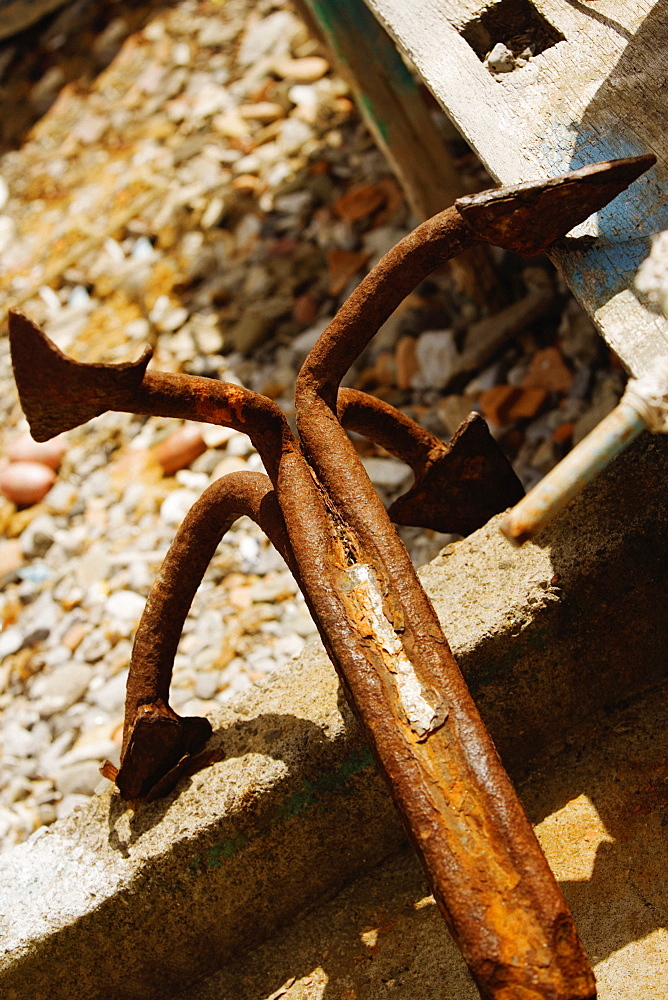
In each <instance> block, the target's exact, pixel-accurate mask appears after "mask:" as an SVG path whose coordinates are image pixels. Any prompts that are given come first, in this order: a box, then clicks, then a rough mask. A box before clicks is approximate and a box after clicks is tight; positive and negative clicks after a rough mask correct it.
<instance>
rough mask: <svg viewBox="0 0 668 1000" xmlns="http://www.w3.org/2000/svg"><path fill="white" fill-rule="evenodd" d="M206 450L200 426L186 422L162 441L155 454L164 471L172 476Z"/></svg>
mask: <svg viewBox="0 0 668 1000" xmlns="http://www.w3.org/2000/svg"><path fill="white" fill-rule="evenodd" d="M205 451H206V444H205V442H204V438H203V437H202V432H201V430H200V429H199V427H193V426H192V425H191V424H184V426H183V427H179V429H178V430H177V431H174V433H173V434H170V435H169V437H166V438H165V440H164V441H161V442H160V444H159V445H158V446H157V447H156V449H155V451H154V455H155V458H156V460H157V461H158V462H159V464H160V465H161V466H162V471H163V473H164V474H165V475H166V476H172V475H173V474H174V473H175V472H178V471H179V469H185V468H186V466H188V465H190V463H191V462H194V461H195V459H196V458H197V457H198V456H199V455H201V454H203V452H205Z"/></svg>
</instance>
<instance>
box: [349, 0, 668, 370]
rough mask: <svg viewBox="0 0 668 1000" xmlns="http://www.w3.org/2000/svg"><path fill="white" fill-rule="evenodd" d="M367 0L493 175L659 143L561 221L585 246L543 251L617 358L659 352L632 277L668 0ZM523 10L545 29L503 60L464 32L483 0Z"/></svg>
mask: <svg viewBox="0 0 668 1000" xmlns="http://www.w3.org/2000/svg"><path fill="white" fill-rule="evenodd" d="M360 2H361V0H360ZM365 2H366V3H367V4H368V6H369V7H370V8H371V9H372V10H373V11H374V13H375V14H376V16H377V17H378V18H379V19H380V20H381V22H382V23H383V24H384V25H385V27H386V28H387V30H388V31H389V32H390V34H391V35H392V36H393V37H394V39H395V41H396V42H397V44H398V46H399V48H400V49H402V50H403V51H404V52H405V53H406V54H407V55H408V56H409V57H410V59H411V60H412V61H413V63H414V64H415V66H416V68H417V70H418V72H419V73H420V75H421V76H422V78H423V79H424V81H425V83H426V84H427V85H428V87H429V88H430V90H431V91H432V92H433V94H434V95H435V97H436V98H437V99H438V101H439V102H440V104H441V105H442V107H443V108H444V109H445V111H446V112H447V114H448V115H449V116H450V118H451V119H452V120H453V121H454V123H455V124H456V126H457V127H458V128H459V129H460V131H461V132H462V133H463V134H464V136H465V137H466V138H467V140H468V141H469V143H470V144H471V145H472V146H473V148H474V149H475V150H476V152H477V153H478V154H479V156H480V157H481V159H482V160H483V162H484V163H485V165H486V166H487V168H488V169H489V171H490V173H491V174H492V176H493V177H495V178H496V179H497V180H498V181H499V182H501V183H504V184H509V183H516V182H518V181H523V180H531V179H536V178H538V177H542V176H555V175H557V174H560V173H563V172H565V171H567V170H570V169H573V168H575V167H580V166H583V165H584V164H586V163H592V162H595V161H597V160H606V159H614V158H616V157H620V156H634V155H637V154H640V153H649V152H651V153H654V154H655V155H656V156H657V158H658V163H657V165H656V167H654V168H652V170H650V171H649V172H648V173H647V174H646V175H645V176H644V177H643V178H641V179H640V180H639V181H636V182H635V183H634V184H633V185H632V186H631V188H630V189H629V190H628V191H627V192H625V193H624V194H622V195H620V196H619V197H618V198H617V199H615V201H614V202H613V203H612V204H611V205H610V206H608V207H606V208H605V209H603V210H602V211H601V212H599V213H597V215H596V216H593V217H592V218H591V219H590V220H588V222H587V223H585V224H583V225H582V226H580V227H578V229H577V230H576V231H574V233H573V234H572V235H575V236H581V235H594V236H596V237H597V239H596V241H595V244H594V245H593V246H589V247H587V248H582V249H576V250H569V251H568V252H566V251H561V250H560V251H555V252H554V254H553V255H552V256H553V259H554V260H555V263H557V265H558V266H559V267H560V268H561V270H562V271H563V273H564V275H565V277H566V279H567V280H568V282H569V284H570V285H571V287H572V288H573V290H574V292H575V293H576V295H577V296H578V298H579V299H580V301H581V302H582V303H583V305H584V306H585V308H586V309H587V311H588V312H589V313H590V314H591V316H592V317H593V319H594V320H595V322H596V323H597V325H598V326H599V328H600V329H601V332H602V333H603V336H604V337H605V339H606V340H607V342H608V344H609V345H610V346H611V347H612V348H613V349H614V350H615V351H616V352H617V353H618V355H619V356H620V358H621V360H622V361H623V363H624V364H625V365H626V367H627V368H628V369H629V371H631V372H632V373H633V374H636V375H640V374H644V373H646V372H648V371H650V370H651V369H652V368H653V366H654V364H655V362H656V358H657V356H660V355H668V321H666V319H665V318H664V317H663V316H660V315H657V314H656V313H655V312H652V311H651V310H650V309H649V308H647V307H646V305H645V304H644V303H643V302H642V301H641V300H640V298H639V297H638V295H637V293H636V292H635V290H634V287H633V278H634V275H635V272H636V270H637V268H638V267H639V265H640V264H641V263H642V261H643V260H644V259H645V257H646V256H647V254H648V253H649V250H650V246H651V236H652V234H653V233H656V232H659V231H661V230H663V229H667V228H668V196H667V191H668V189H667V187H666V180H667V178H668V162H667V161H668V157H667V139H666V128H665V123H666V111H667V105H668V79H667V77H668V55H667V53H668V3H667V2H665V0H659V2H652V0H636V2H634V3H632V4H628V3H626V2H623V0H597V2H596V4H595V5H594V4H592V3H585V2H584V0H533V2H530V0H498V2H497V3H490V2H489V0H487V3H481V2H476V0H458V2H455V0H365ZM527 9H528V11H529V14H530V16H531V18H533V22H532V23H530V24H529V26H528V29H527V31H528V35H529V36H530V35H531V34H532V31H533V32H534V34H535V35H536V37H538V35H539V34H540V32H539V30H538V29H537V28H536V25H537V24H538V22H539V21H540V20H541V19H543V24H544V22H547V25H548V29H549V32H548V33H551V34H552V36H553V38H554V40H553V42H552V43H551V44H548V45H547V47H545V48H543V51H539V52H538V53H537V54H536V55H535V56H533V57H532V58H531V59H530V60H529V61H528V62H527V64H526V65H524V66H522V67H520V68H516V69H515V70H513V71H512V72H509V73H504V74H499V75H496V74H493V73H491V72H490V71H489V70H488V69H487V68H486V66H485V65H484V63H483V59H482V58H481V55H480V54H479V53H478V52H476V51H475V49H474V47H473V45H472V44H471V39H473V40H474V41H475V38H476V32H477V34H478V36H479V35H480V27H479V26H480V22H482V25H483V37H484V26H485V23H487V24H489V23H490V20H489V12H490V11H496V15H497V21H498V22H499V23H503V22H504V21H506V22H510V23H512V21H513V17H515V16H516V15H517V16H519V20H520V21H521V20H522V17H523V16H525V15H526V13H527ZM486 16H487V22H486ZM492 21H493V19H492ZM490 37H491V40H492V42H494V41H499V40H502V41H504V42H505V41H507V40H506V39H504V38H499V37H498V32H497V36H496V37H495V36H494V33H492V35H491V36H490ZM467 39H468V40H467ZM544 41H545V40H544V38H543V39H542V42H543V43H544ZM539 43H540V39H539ZM478 47H480V46H478ZM511 47H512V46H511ZM539 48H540V44H539ZM483 55H484V53H483Z"/></svg>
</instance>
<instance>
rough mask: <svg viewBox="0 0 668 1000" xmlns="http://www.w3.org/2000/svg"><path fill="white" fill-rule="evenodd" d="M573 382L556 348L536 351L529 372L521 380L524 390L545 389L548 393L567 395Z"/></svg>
mask: <svg viewBox="0 0 668 1000" xmlns="http://www.w3.org/2000/svg"><path fill="white" fill-rule="evenodd" d="M572 381H573V372H572V371H571V370H570V368H568V366H567V365H566V364H565V363H564V359H563V358H562V356H561V352H560V351H559V349H558V348H556V347H545V348H543V350H541V351H536V353H535V354H534V356H533V359H532V361H531V365H530V366H529V370H528V372H527V373H526V375H525V376H524V378H523V379H522V387H523V388H525V389H547V391H548V392H559V393H564V394H565V393H567V392H568V391H569V389H570V387H571V383H572Z"/></svg>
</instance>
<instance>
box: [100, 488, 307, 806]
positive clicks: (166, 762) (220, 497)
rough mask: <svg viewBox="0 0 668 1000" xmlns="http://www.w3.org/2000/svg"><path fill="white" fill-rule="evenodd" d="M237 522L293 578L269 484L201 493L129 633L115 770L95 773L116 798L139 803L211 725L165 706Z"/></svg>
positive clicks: (106, 768)
mask: <svg viewBox="0 0 668 1000" xmlns="http://www.w3.org/2000/svg"><path fill="white" fill-rule="evenodd" d="M243 515H246V516H247V517H250V518H252V519H253V520H254V521H255V522H256V523H257V524H259V525H260V527H261V528H262V529H263V531H264V532H265V533H266V534H267V536H268V537H269V539H270V541H271V542H272V543H273V544H274V546H275V547H276V548H277V549H278V551H279V552H280V553H281V555H282V556H283V557H284V559H285V560H286V562H287V563H288V565H290V566H291V568H292V569H293V572H294V571H295V570H296V567H295V566H294V560H293V558H292V553H291V552H290V547H289V543H288V539H287V533H286V531H285V525H284V523H283V515H282V513H281V509H280V507H279V505H278V502H277V500H276V495H275V493H274V490H273V487H272V485H271V481H270V480H269V478H268V477H267V476H265V475H263V474H262V473H259V472H236V473H231V474H230V475H227V476H223V477H222V478H221V479H218V480H217V481H216V482H215V483H213V484H212V485H211V486H209V487H208V488H207V489H206V490H205V491H204V493H203V494H202V496H201V497H200V498H199V500H197V502H196V503H195V504H193V506H192V507H191V509H190V511H189V512H188V514H187V515H186V517H185V519H184V521H183V523H182V524H181V526H180V528H179V530H178V531H177V533H176V536H175V538H174V541H173V542H172V544H171V546H170V548H169V551H168V552H167V555H166V556H165V559H164V561H163V563H162V566H161V567H160V572H159V574H158V576H157V578H156V580H155V582H154V584H153V586H152V588H151V592H150V594H149V596H148V600H147V602H146V607H145V609H144V612H143V614H142V617H141V620H140V622H139V625H138V627H137V633H136V635H135V640H134V644H133V648H132V656H131V660H130V671H129V676H128V684H127V690H126V697H125V724H124V728H123V744H122V748H121V763H120V768H119V769H118V770H117V769H116V768H114V767H113V765H111V764H109V762H107V763H106V764H105V765H104V769H103V773H104V774H105V776H106V777H108V778H110V779H111V780H112V781H115V782H116V784H117V786H118V788H119V790H120V792H121V794H122V795H123V798H125V799H128V800H131V801H132V800H140V799H143V798H146V796H147V795H148V794H149V792H150V791H151V789H152V788H153V786H154V785H155V784H156V782H157V781H158V780H159V779H161V778H163V777H164V776H165V774H167V773H168V772H169V771H170V770H171V769H172V768H173V767H175V766H176V765H177V764H178V763H179V762H180V761H181V760H182V758H183V757H186V756H190V755H192V754H194V753H196V752H197V751H198V750H199V749H200V748H201V747H202V746H203V745H204V744H205V743H206V741H207V740H208V738H209V736H210V734H211V724H210V723H209V722H208V720H207V719H203V718H181V717H180V716H178V715H177V714H176V712H174V711H173V710H172V709H171V708H170V705H169V686H170V683H171V678H172V669H173V665H174V657H175V655H176V650H177V647H178V644H179V639H180V637H181V632H182V630H183V623H184V622H185V619H186V617H187V614H188V611H189V610H190V606H191V604H192V601H193V598H194V597H195V593H196V592H197V588H198V587H199V585H200V582H201V580H202V577H203V576H204V573H205V571H206V568H207V566H208V565H209V562H210V561H211V559H212V558H213V555H214V553H215V551H216V549H217V548H218V545H219V544H220V541H221V540H222V538H223V536H224V535H225V533H226V532H227V531H228V530H229V529H230V527H231V526H232V524H234V522H235V521H236V520H237V519H238V518H239V517H242V516H243Z"/></svg>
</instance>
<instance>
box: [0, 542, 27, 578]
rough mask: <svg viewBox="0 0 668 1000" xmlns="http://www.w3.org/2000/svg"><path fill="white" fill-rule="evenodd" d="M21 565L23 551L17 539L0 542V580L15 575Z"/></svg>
mask: <svg viewBox="0 0 668 1000" xmlns="http://www.w3.org/2000/svg"><path fill="white" fill-rule="evenodd" d="M22 565H23V550H22V548H21V543H20V542H19V540H18V539H17V538H6V539H4V540H3V541H2V542H0V579H3V578H4V577H5V576H7V575H8V574H9V573H15V572H16V570H17V569H20V568H21V566H22Z"/></svg>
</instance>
